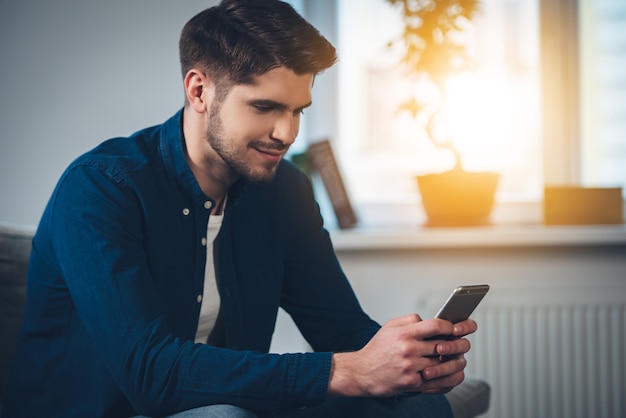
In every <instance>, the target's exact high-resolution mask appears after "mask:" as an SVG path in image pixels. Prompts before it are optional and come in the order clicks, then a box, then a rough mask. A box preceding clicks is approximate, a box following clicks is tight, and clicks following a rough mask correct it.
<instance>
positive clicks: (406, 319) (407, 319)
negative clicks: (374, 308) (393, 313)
mask: <svg viewBox="0 0 626 418" xmlns="http://www.w3.org/2000/svg"><path fill="white" fill-rule="evenodd" d="M421 320H422V318H421V317H420V316H419V315H418V314H416V313H414V314H408V315H403V316H399V317H397V318H393V319H390V320H389V321H387V322H386V323H385V326H386V327H401V326H404V325H410V324H416V323H418V322H421Z"/></svg>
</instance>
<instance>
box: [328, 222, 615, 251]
mask: <svg viewBox="0 0 626 418" xmlns="http://www.w3.org/2000/svg"><path fill="white" fill-rule="evenodd" d="M330 235H331V239H332V241H333V245H334V246H335V249H336V250H337V251H357V250H401V249H412V248H455V247H527V246H575V245H615V244H626V226H624V225H597V226H596V225H593V226H590V225H581V226H544V225H493V226H484V227H469V228H429V227H408V228H401V227H357V228H354V229H347V230H331V231H330Z"/></svg>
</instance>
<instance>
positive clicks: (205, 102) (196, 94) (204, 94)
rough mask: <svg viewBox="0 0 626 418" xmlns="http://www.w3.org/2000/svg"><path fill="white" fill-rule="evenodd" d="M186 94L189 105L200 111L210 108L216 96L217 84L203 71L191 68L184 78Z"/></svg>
mask: <svg viewBox="0 0 626 418" xmlns="http://www.w3.org/2000/svg"><path fill="white" fill-rule="evenodd" d="M184 86H185V96H186V97H187V101H188V102H189V106H190V107H191V108H192V109H194V110H195V111H196V112H198V113H204V112H205V111H206V110H207V109H210V107H211V102H212V101H213V98H214V97H215V84H214V83H213V82H212V80H211V79H210V78H209V77H207V76H206V75H205V74H204V73H203V72H202V71H200V70H198V69H191V70H189V71H188V72H187V75H185V79H184Z"/></svg>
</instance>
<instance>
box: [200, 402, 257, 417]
mask: <svg viewBox="0 0 626 418" xmlns="http://www.w3.org/2000/svg"><path fill="white" fill-rule="evenodd" d="M206 408H207V412H208V415H206V417H209V418H213V417H215V418H257V416H256V415H255V414H253V413H252V412H250V411H248V410H246V409H243V408H239V407H238V406H233V405H212V406H209V407H206Z"/></svg>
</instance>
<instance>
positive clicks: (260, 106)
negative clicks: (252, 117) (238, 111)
mask: <svg viewBox="0 0 626 418" xmlns="http://www.w3.org/2000/svg"><path fill="white" fill-rule="evenodd" d="M252 108H253V109H254V110H255V111H257V112H258V113H269V112H271V111H272V110H274V108H273V107H272V106H268V105H263V104H253V105H252Z"/></svg>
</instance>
